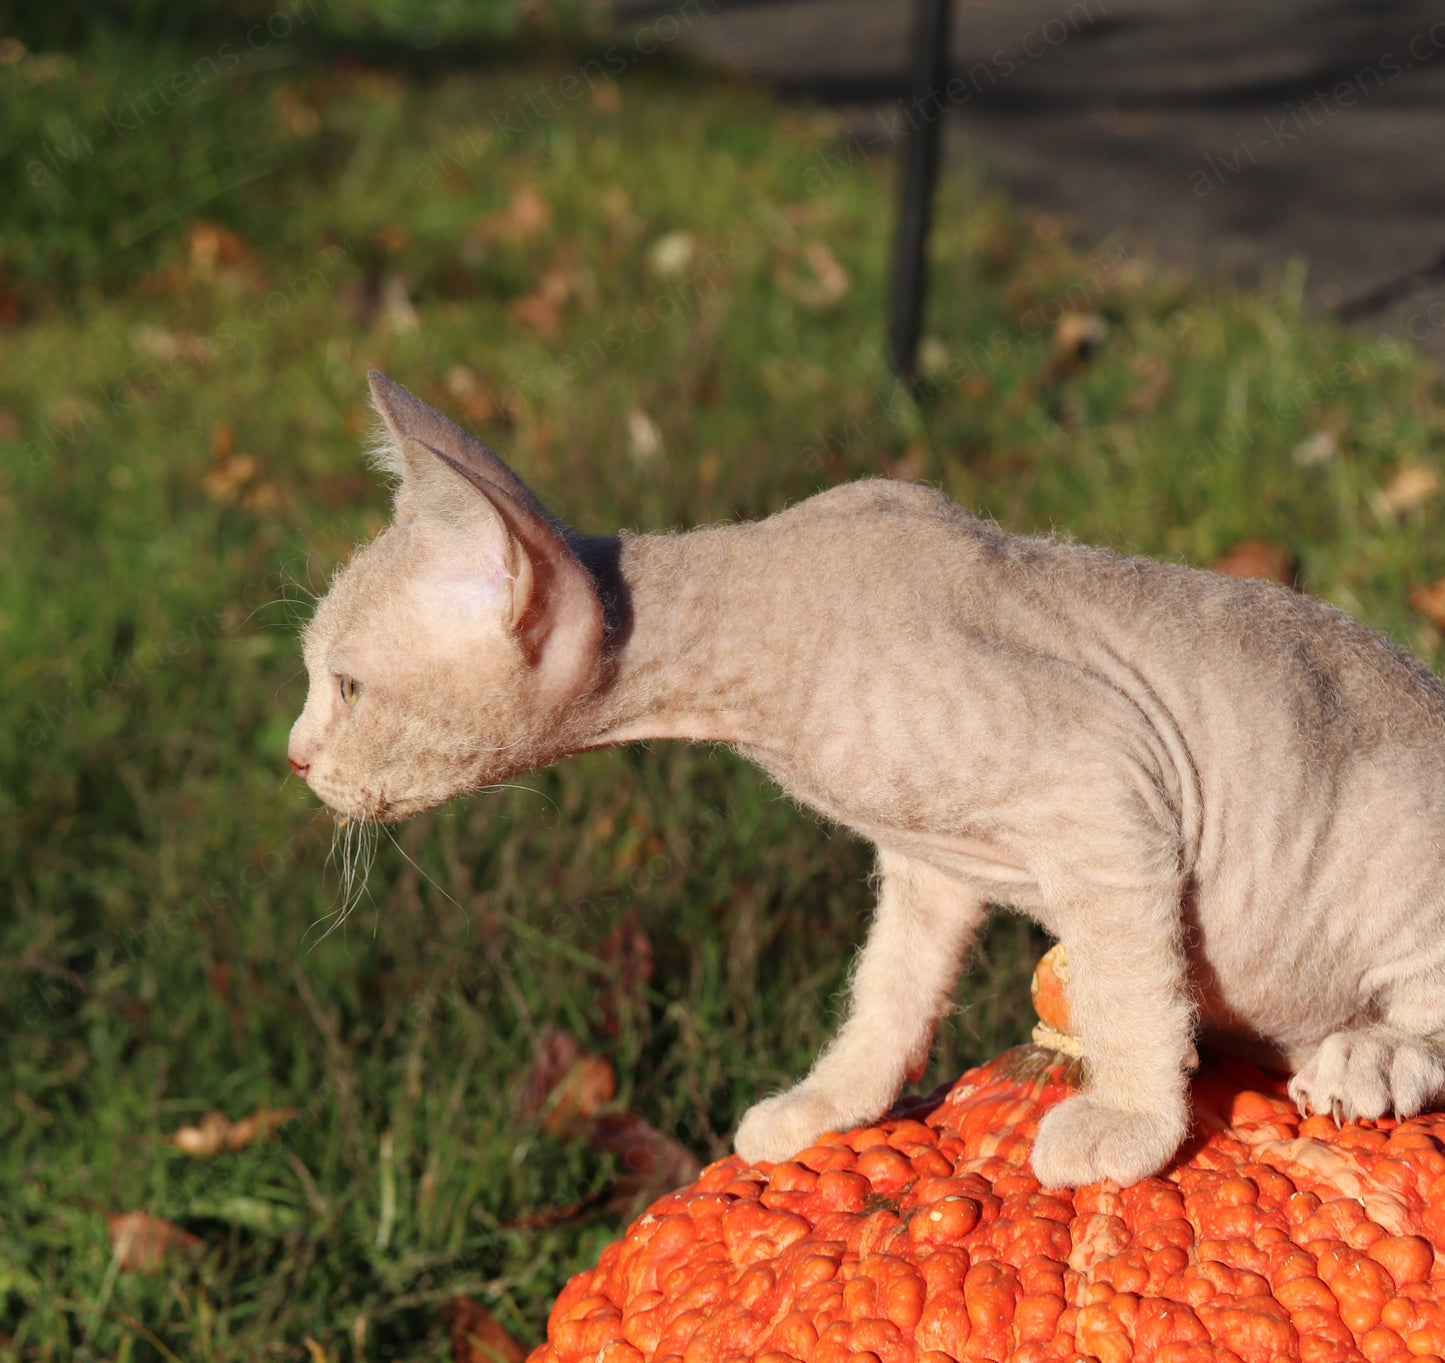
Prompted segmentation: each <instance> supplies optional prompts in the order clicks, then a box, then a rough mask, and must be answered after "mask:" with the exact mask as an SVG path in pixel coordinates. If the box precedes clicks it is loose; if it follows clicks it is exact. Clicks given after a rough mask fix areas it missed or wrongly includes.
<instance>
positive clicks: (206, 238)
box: [186, 221, 255, 275]
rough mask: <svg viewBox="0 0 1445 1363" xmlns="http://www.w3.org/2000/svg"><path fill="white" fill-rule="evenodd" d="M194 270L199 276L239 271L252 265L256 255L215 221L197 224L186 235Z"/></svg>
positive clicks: (232, 233)
mask: <svg viewBox="0 0 1445 1363" xmlns="http://www.w3.org/2000/svg"><path fill="white" fill-rule="evenodd" d="M186 248H187V254H188V255H189V257H190V263H191V268H192V269H193V270H194V271H195V272H196V273H197V274H199V275H209V274H214V273H215V272H216V271H217V270H236V269H240V268H242V267H244V266H246V265H249V264H251V263H252V261H253V259H254V255H255V253H254V252H253V251H252V250H251V248H250V247H249V246H247V245H246V243H245V242H244V241H242V240H241V238H240V237H238V236H237V235H236V234H235V233H234V232H233V231H231V229H230V228H229V227H222V226H221V225H220V223H216V222H206V221H201V222H194V223H192V224H191V226H190V227H189V229H187V232H186Z"/></svg>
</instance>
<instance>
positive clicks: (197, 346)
mask: <svg viewBox="0 0 1445 1363" xmlns="http://www.w3.org/2000/svg"><path fill="white" fill-rule="evenodd" d="M131 339H132V340H133V341H134V342H135V344H136V348H137V349H138V350H142V351H144V352H145V353H146V354H147V355H150V356H153V357H154V358H155V359H157V360H163V361H165V362H166V363H172V362H174V361H176V360H185V361H187V362H188V363H190V364H194V365H196V366H201V365H207V364H210V362H211V361H212V360H214V359H215V358H216V347H215V346H213V345H212V344H211V343H210V341H208V340H207V339H206V338H205V337H204V336H200V335H197V334H196V333H195V332H193V331H167V330H166V329H165V328H164V327H156V326H138V327H136V328H135V329H134V330H133V331H132V332H131Z"/></svg>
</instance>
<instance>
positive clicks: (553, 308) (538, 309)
mask: <svg viewBox="0 0 1445 1363" xmlns="http://www.w3.org/2000/svg"><path fill="white" fill-rule="evenodd" d="M507 315H508V316H509V317H511V318H512V319H513V321H517V322H521V323H522V324H523V325H524V326H529V327H531V328H532V330H533V331H536V332H540V333H541V334H542V335H543V336H546V337H548V338H549V339H555V338H556V337H558V336H559V335H561V333H562V309H561V308H559V307H558V306H557V305H556V304H555V303H554V302H552V300H551V299H550V298H548V297H546V296H545V295H544V294H540V293H529V294H527V295H526V296H525V297H522V298H515V299H513V300H512V302H510V303H509V304H507Z"/></svg>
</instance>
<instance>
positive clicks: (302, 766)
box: [286, 753, 311, 781]
mask: <svg viewBox="0 0 1445 1363" xmlns="http://www.w3.org/2000/svg"><path fill="white" fill-rule="evenodd" d="M286 760H287V761H288V762H289V763H290V764H291V770H292V771H294V772H295V773H296V775H297V776H299V777H300V778H301V779H302V780H303V781H304V780H305V779H306V773H307V772H308V771H310V770H311V763H310V762H298V761H297V760H296V759H295V758H294V757H292V756H291V754H290V753H287V754H286Z"/></svg>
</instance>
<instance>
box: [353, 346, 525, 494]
mask: <svg viewBox="0 0 1445 1363" xmlns="http://www.w3.org/2000/svg"><path fill="white" fill-rule="evenodd" d="M366 382H367V384H368V385H369V387H370V388H371V400H372V402H373V403H374V404H375V407H376V411H377V415H378V416H380V417H381V420H382V423H383V424H384V425H385V427H386V432H387V435H389V436H390V437H391V439H390V442H389V443H390V445H391V447H392V448H391V449H390V450H383V451H381V458H382V461H383V463H385V464H386V466H387V469H388V471H389V472H391V473H394V474H399V475H402V477H403V482H404V481H405V471H404V470H403V469H401V468H397V467H394V464H393V460H392V459H391V458H389V457H388V456H389V455H393V454H400V453H401V450H402V447H403V446H404V445H405V444H406V442H407V441H408V440H418V441H420V442H421V443H422V444H423V445H425V446H427V448H428V449H432V450H435V451H436V452H437V453H438V454H444V455H446V456H447V458H449V459H451V460H453V461H454V462H456V463H458V464H461V465H462V466H463V467H464V468H467V469H470V470H471V471H472V472H473V473H475V474H479V475H480V476H481V477H482V478H485V479H486V480H487V482H489V483H491V484H492V485H493V486H495V487H499V488H501V489H502V491H503V492H505V493H506V494H507V495H508V496H510V497H511V498H513V500H515V501H517V502H518V503H520V504H521V505H523V506H525V507H527V508H528V509H529V510H530V511H532V512H533V514H535V515H538V516H541V517H543V518H545V519H550V517H548V515H547V511H546V509H545V508H544V507H543V506H542V504H541V502H539V501H538V500H537V497H536V494H535V493H533V491H532V489H531V488H529V487H528V486H527V485H526V484H525V483H524V482H523V481H522V480H521V479H520V478H518V477H517V475H516V474H515V473H513V472H512V470H511V469H509V468H508V467H507V466H506V464H504V463H503V462H502V461H501V460H500V459H499V458H497V456H496V455H495V454H493V453H492V452H491V450H489V449H488V448H487V447H486V446H485V445H483V444H482V442H481V441H480V440H478V439H477V438H476V437H475V436H473V435H469V434H468V433H467V432H466V431H464V430H462V428H461V427H460V426H457V425H454V424H453V423H452V422H450V421H448V420H447V419H446V417H444V416H443V415H442V414H441V413H440V412H438V411H436V410H434V409H433V408H431V407H428V406H427V405H426V403H424V402H423V401H422V400H421V399H420V398H418V397H416V396H414V395H413V394H411V393H408V392H407V390H406V389H405V388H403V387H402V386H401V384H399V383H394V382H393V381H392V380H391V379H389V378H387V377H386V375H385V374H383V373H382V372H381V371H380V370H379V369H371V370H368V371H367V374H366ZM398 509H399V508H398Z"/></svg>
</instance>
